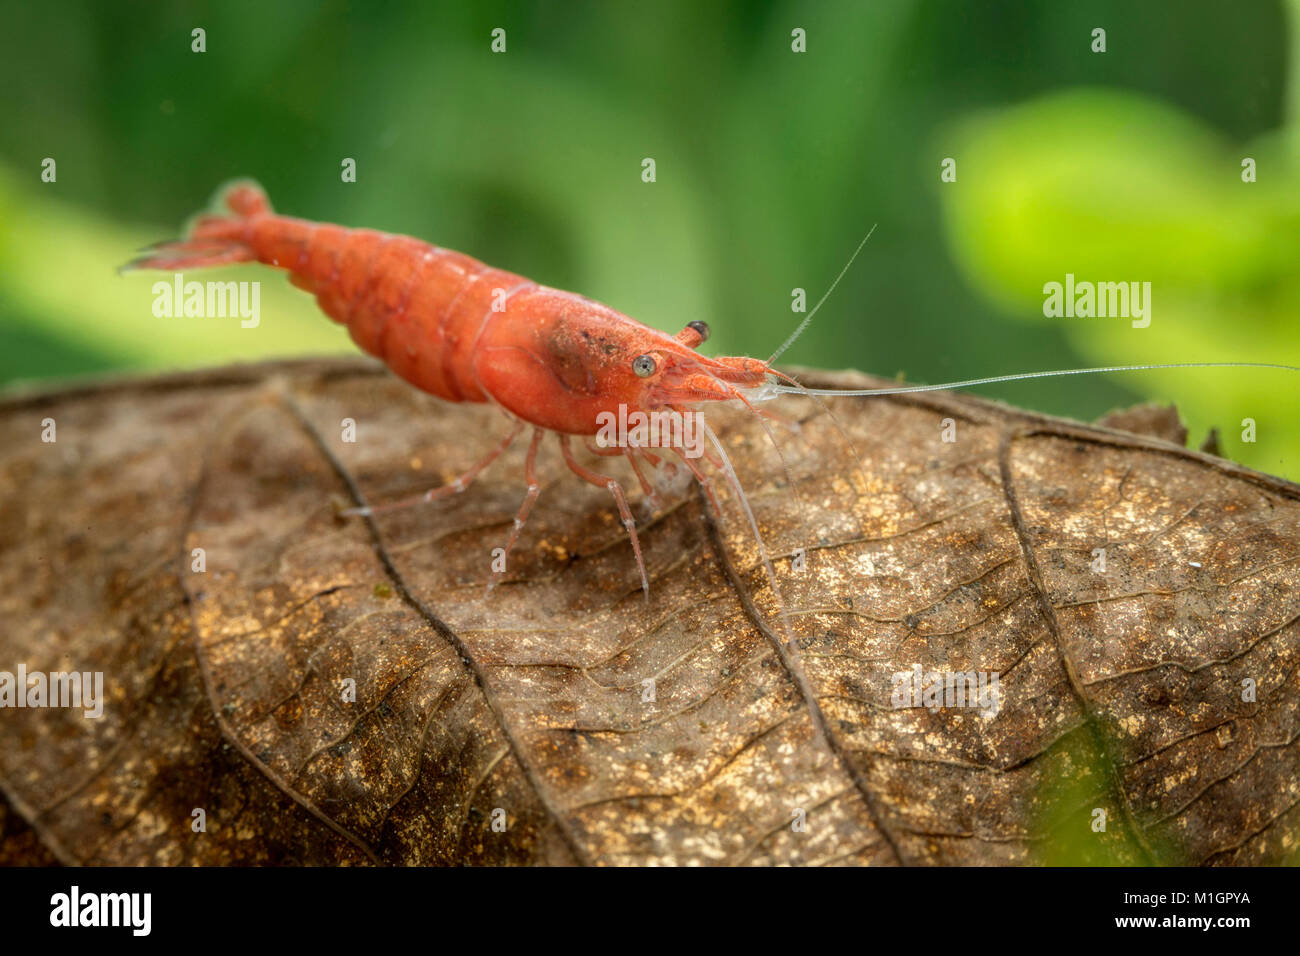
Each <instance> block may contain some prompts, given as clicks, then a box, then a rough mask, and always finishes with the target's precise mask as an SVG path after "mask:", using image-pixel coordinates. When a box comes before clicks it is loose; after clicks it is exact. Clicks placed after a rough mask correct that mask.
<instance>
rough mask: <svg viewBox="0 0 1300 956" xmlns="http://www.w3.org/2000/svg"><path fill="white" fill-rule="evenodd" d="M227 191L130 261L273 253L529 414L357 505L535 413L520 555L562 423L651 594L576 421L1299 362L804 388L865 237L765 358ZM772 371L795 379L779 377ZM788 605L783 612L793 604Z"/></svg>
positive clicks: (162, 262)
mask: <svg viewBox="0 0 1300 956" xmlns="http://www.w3.org/2000/svg"><path fill="white" fill-rule="evenodd" d="M216 202H217V205H216V208H217V209H218V210H220V211H219V212H218V213H217V214H215V215H202V216H199V217H197V218H195V219H194V220H193V221H192V222H191V224H190V226H189V227H188V228H187V230H186V235H185V238H184V239H181V240H179V241H176V242H167V243H161V244H159V245H157V246H153V247H151V248H150V249H148V250H146V254H145V255H143V256H142V257H140V258H138V259H136V260H135V261H133V262H131V263H130V264H128V266H126V267H125V268H127V269H131V268H137V269H168V270H179V269H200V268H205V267H208V266H224V265H230V264H232V263H240V262H261V263H265V264H266V265H271V266H276V267H278V268H281V269H287V270H288V271H289V273H290V281H291V282H293V284H294V285H296V286H298V287H299V288H302V289H305V290H307V291H308V292H311V293H313V294H315V296H316V298H317V301H318V302H319V303H320V307H321V309H322V310H323V311H324V312H325V314H326V315H328V316H330V317H331V318H333V319H334V320H336V321H338V322H341V323H343V324H344V325H346V326H347V327H348V331H349V333H351V335H352V339H353V341H355V342H356V343H357V344H358V345H359V346H361V348H362V349H364V350H365V351H366V352H369V353H370V354H371V355H374V356H377V357H378V358H380V359H382V360H383V362H384V363H385V364H386V365H387V366H388V367H389V368H390V369H392V370H393V372H395V373H396V374H397V375H399V376H401V377H402V378H404V379H406V381H408V382H410V383H411V384H412V385H414V386H416V387H417V388H419V389H422V390H423V391H426V392H429V393H431V394H433V395H436V396H438V397H439V398H442V399H446V400H447V401H451V402H492V403H494V404H495V405H497V406H498V407H499V408H501V409H502V410H503V411H504V412H505V413H506V415H507V416H508V417H509V418H510V419H512V420H513V422H514V424H513V427H512V428H511V430H510V432H509V434H507V435H506V437H505V438H504V439H503V440H502V441H501V442H500V443H499V444H497V445H496V446H495V447H494V448H493V449H492V450H491V451H490V452H489V453H488V454H487V455H485V456H484V457H483V458H482V459H481V460H480V461H478V462H477V463H475V464H474V465H473V466H472V467H471V468H470V469H469V470H468V471H466V472H465V473H464V474H462V475H460V476H459V477H458V478H456V479H455V480H454V481H452V482H450V483H449V484H446V485H443V486H440V487H437V488H434V489H432V490H430V491H428V492H426V493H425V494H423V495H420V496H418V497H417V498H413V499H407V500H405V501H398V502H394V503H391V504H387V505H381V506H378V507H375V508H369V507H363V508H358V509H354V511H353V512H352V513H359V514H365V515H369V514H372V513H374V512H378V511H384V510H388V509H390V508H398V507H404V506H406V505H408V504H413V503H416V502H419V501H432V500H434V499H436V498H439V497H442V496H444V495H447V494H452V493H456V492H461V491H464V490H465V488H466V487H468V485H469V483H470V482H471V481H473V479H474V478H475V477H476V476H477V475H478V474H479V472H481V471H482V470H483V469H484V468H486V467H487V466H488V465H489V464H491V462H492V461H493V460H495V459H496V458H497V457H498V456H499V455H501V453H502V452H504V451H505V450H506V448H508V447H509V446H510V444H511V443H512V442H513V441H514V440H515V439H516V438H517V437H518V436H519V433H520V432H521V431H522V430H523V429H524V428H525V427H526V426H532V429H533V435H532V441H531V444H530V445H529V448H528V454H527V456H526V458H525V466H524V471H525V478H526V480H527V483H528V490H527V494H526V496H525V498H524V501H523V504H522V505H520V508H519V512H518V514H517V516H516V518H515V522H514V527H513V529H512V530H511V532H510V536H509V539H508V540H507V542H506V546H505V553H506V554H507V555H508V554H509V552H510V549H511V548H512V547H513V546H514V544H515V541H516V539H517V538H518V536H519V532H520V530H521V529H522V528H523V526H524V522H525V521H526V520H527V518H528V514H529V512H530V510H531V509H532V507H533V505H534V503H535V502H536V500H537V496H538V494H539V492H540V490H541V486H540V484H539V483H538V481H537V476H536V471H535V465H536V460H537V450H538V446H539V444H540V442H541V439H542V437H543V435H544V434H545V433H546V432H554V433H556V434H558V436H559V441H560V448H561V451H562V453H563V456H564V460H565V462H566V464H567V465H568V467H569V468H570V470H572V471H573V472H574V473H575V474H576V475H578V476H579V477H580V478H582V479H583V480H584V481H587V482H590V483H591V484H593V485H596V486H597V487H603V488H606V489H608V490H609V491H610V493H611V494H612V495H613V497H614V501H615V503H616V505H617V506H618V512H619V516H620V517H621V519H622V521H623V525H624V527H625V528H626V529H627V533H628V536H629V538H630V540H631V543H632V550H633V553H634V554H635V556H636V562H637V569H638V570H639V571H640V574H641V586H642V589H643V591H644V593H645V595H646V597H647V599H648V598H649V593H650V585H649V580H648V578H647V575H646V569H645V561H644V560H643V558H642V555H641V545H640V541H639V540H638V538H637V533H636V523H635V521H634V520H633V518H632V512H631V510H630V509H629V507H628V502H627V496H626V494H625V493H624V491H623V488H622V486H621V485H620V484H619V483H618V481H617V480H615V479H614V478H612V477H610V476H609V475H605V474H602V473H599V472H596V471H592V470H591V469H589V468H586V467H585V466H583V465H582V464H580V463H579V462H578V461H577V460H576V459H575V458H574V456H573V450H572V447H571V439H572V437H573V436H582V437H583V438H586V439H589V438H590V437H591V436H594V435H596V434H598V433H599V432H600V430H601V426H602V421H603V420H605V416H610V415H613V416H618V414H619V411H620V409H621V410H623V411H624V412H625V413H631V412H633V411H639V412H642V413H647V414H648V413H653V412H656V411H663V410H669V411H672V412H678V413H682V412H687V411H692V410H693V406H695V405H698V404H700V403H705V402H720V401H728V400H735V399H738V400H740V401H741V402H743V403H744V404H745V405H746V406H748V407H749V408H750V410H751V411H755V413H756V414H757V411H756V410H755V409H754V408H753V405H752V404H751V402H750V398H749V397H747V395H746V392H747V391H748V390H750V389H757V388H760V387H765V389H764V395H765V397H770V396H774V395H776V394H785V393H795V392H797V393H800V394H804V395H808V396H811V397H814V398H816V397H818V396H823V395H825V396H851V395H893V394H899V393H904V392H920V391H932V390H938V389H952V388H968V387H972V386H978V385H988V384H994V383H998V382H1008V381H1018V380H1022V379H1030V378H1048V377H1058V376H1067V375H1084V374H1096V373H1101V372H1128V371H1141V370H1147V369H1167V368H1271V369H1287V370H1289V371H1300V368H1296V367H1295V366H1288V365H1278V364H1273V363H1265V362H1182V363H1171V364H1163V365H1131V366H1110V367H1106V368H1089V369H1069V370H1063V371H1050V372H1026V373H1016V374H1012V375H997V376H991V377H987V378H979V379H970V380H967V381H962V382H948V383H945V384H941V385H905V386H897V387H889V388H881V389H855V390H840V389H805V388H804V387H803V386H801V385H799V383H798V382H796V381H795V380H794V379H793V378H791V377H790V376H788V375H786V374H784V373H782V372H779V371H777V370H775V369H774V368H773V367H772V362H774V361H775V360H776V358H777V356H779V355H780V354H781V353H782V352H783V351H785V349H786V348H788V347H789V346H790V344H791V343H792V342H794V340H795V339H796V338H797V337H798V336H799V335H800V334H801V333H802V332H803V331H804V329H806V328H807V326H808V324H809V322H811V320H812V318H813V316H814V315H816V313H817V311H818V310H819V309H820V308H821V306H822V305H823V304H824V303H825V301H826V299H827V297H828V296H829V295H830V293H831V291H833V290H834V289H835V286H836V285H838V284H839V281H840V279H842V278H843V277H844V274H845V272H847V271H848V268H849V266H850V265H852V264H853V261H854V259H856V258H857V255H858V253H859V252H861V251H862V247H863V245H865V244H866V241H867V240H866V239H863V240H862V242H861V243H859V245H858V248H857V250H856V251H855V252H854V253H853V256H852V257H851V258H850V259H849V262H848V264H846V265H845V267H844V269H842V270H841V271H840V274H839V276H838V277H837V278H836V279H835V282H834V283H832V285H831V287H830V289H829V290H828V291H827V292H826V294H825V295H823V296H822V298H821V299H820V300H819V301H818V303H817V304H816V306H814V308H813V309H812V311H811V312H810V313H809V314H808V316H807V317H806V318H805V319H804V320H803V322H802V323H801V324H800V325H799V327H798V329H796V330H795V332H794V334H793V335H791V336H790V338H789V339H787V340H786V342H785V344H784V345H782V346H781V348H780V349H778V350H777V351H776V353H774V354H773V356H772V357H771V358H770V359H768V360H767V361H766V362H764V361H762V360H760V359H753V358H745V357H739V356H727V357H721V358H708V357H706V356H703V355H700V354H699V353H698V352H697V351H696V348H697V347H698V346H699V345H700V344H701V343H702V342H704V341H705V340H706V339H707V338H708V334H709V328H708V326H707V325H706V324H705V323H704V322H701V321H693V322H690V323H688V324H687V325H686V327H685V328H684V329H682V331H681V332H679V333H677V334H676V335H675V336H671V335H667V334H665V333H663V332H659V331H657V330H656V329H652V328H650V327H648V326H645V325H642V324H641V323H640V322H637V321H636V320H634V319H632V318H629V317H628V316H626V315H623V314H622V313H621V312H617V311H615V310H614V309H611V308H609V307H608V306H605V305H602V304H600V303H599V302H593V301H592V300H590V299H586V298H583V297H582V296H579V295H575V294H573V293H571V292H562V291H560V290H558V289H551V288H547V287H546V286H542V285H538V284H537V283H535V282H532V281H530V280H528V279H525V278H523V277H522V276H518V275H515V274H514V273H511V272H506V271H504V270H501V269H494V268H492V267H491V266H487V265H484V264H483V263H481V262H479V261H478V260H476V259H472V258H470V257H469V256H466V255H463V254H461V253H459V252H452V251H450V250H447V249H441V248H439V247H437V246H433V245H430V244H429V243H426V242H422V241H421V240H419V239H412V238H410V237H408V236H396V235H390V234H388V233H383V232H376V231H374V230H370V229H347V228H344V227H343V226H336V225H331V224H327V223H316V222H310V221H307V220H303V219H294V218H290V217H288V216H278V215H276V214H275V213H273V212H272V211H271V206H270V203H269V202H268V201H267V198H266V194H265V193H264V192H263V191H262V189H261V187H259V186H258V185H256V184H255V183H252V182H250V181H247V180H245V181H239V182H235V183H232V184H230V185H228V186H226V187H225V188H224V189H222V190H220V191H219V192H218V194H217V200H216ZM874 228H875V227H874V226H873V227H872V229H873V231H874ZM870 235H871V234H870V233H868V234H867V238H870ZM769 376H773V377H775V378H779V379H783V380H785V381H786V382H787V383H789V384H788V385H779V384H776V383H775V382H769V378H768V377H769ZM760 421H762V418H761V417H760ZM701 426H702V429H703V431H704V433H705V435H707V437H708V439H709V441H710V443H711V444H712V446H713V451H712V452H708V451H706V452H705V453H704V456H705V458H706V460H707V461H709V462H710V463H711V464H712V465H713V466H714V467H716V468H718V469H720V470H721V471H722V473H723V475H724V477H725V479H726V481H727V484H728V485H729V487H731V488H732V490H733V491H734V492H735V493H736V495H737V498H738V500H739V502H740V505H741V506H742V508H743V509H744V511H745V513H746V516H747V518H748V521H749V526H750V530H751V531H752V532H753V535H754V538H755V540H756V542H757V545H758V553H759V556H760V558H761V561H762V564H763V566H764V570H765V572H766V575H767V579H768V583H769V585H770V586H771V587H772V589H773V592H774V596H775V597H776V600H777V605H778V607H781V608H783V607H784V606H783V604H782V602H781V598H780V593H779V591H778V589H777V584H776V578H775V574H774V572H773V569H772V566H771V563H770V562H769V561H768V558H767V554H766V551H765V549H764V547H763V540H762V536H761V535H760V534H759V529H758V524H757V522H756V520H755V518H754V514H753V512H752V510H751V509H750V507H749V503H748V501H747V499H746V497H745V493H744V490H743V489H742V488H741V486H740V482H739V478H738V477H737V475H736V473H735V470H734V469H733V468H732V466H731V462H730V461H729V460H728V458H727V455H726V452H725V450H724V449H723V447H722V445H721V443H719V442H718V440H717V437H716V436H715V435H714V434H713V432H712V431H711V430H710V429H709V428H708V425H707V424H704V423H703V421H702V419H701ZM764 427H766V423H764ZM841 434H843V433H842V432H841ZM769 436H771V433H770V432H769ZM846 441H847V439H846ZM773 443H774V444H775V438H773ZM588 448H589V449H590V450H591V451H593V452H595V453H596V454H598V455H620V454H621V455H623V456H625V457H626V458H627V460H628V462H629V463H630V464H631V466H632V469H633V471H634V472H635V474H636V476H637V479H638V481H639V483H640V485H641V488H642V490H643V492H644V493H645V494H646V496H647V497H648V498H649V499H650V500H651V501H654V500H656V496H655V492H654V489H653V487H652V486H651V484H650V483H649V482H648V481H647V479H646V477H645V475H644V472H643V471H642V469H641V467H640V463H641V462H646V463H649V464H652V465H653V464H656V463H657V462H658V459H657V458H656V457H655V456H653V455H651V454H649V453H648V452H647V451H646V450H645V449H644V448H630V447H627V446H624V447H621V448H595V447H592V446H591V445H590V443H589V442H588ZM669 450H671V451H673V452H674V453H675V454H676V455H677V456H678V457H679V458H680V459H681V462H682V464H683V465H684V466H685V467H686V468H687V470H688V471H689V472H690V474H691V475H692V476H693V477H694V478H695V479H696V480H697V481H699V482H700V484H701V485H702V487H703V488H704V491H705V492H706V494H707V496H708V498H709V500H710V502H711V503H712V504H713V506H714V508H715V509H717V499H716V497H715V496H714V493H713V489H712V486H711V484H710V480H709V478H708V477H707V476H706V475H705V473H704V472H703V471H702V470H701V468H700V467H699V465H698V464H697V463H696V462H694V461H692V460H691V458H690V457H689V456H688V455H687V454H686V453H685V449H684V448H682V447H681V446H680V444H678V445H672V446H669ZM779 450H780V449H779V448H778V452H779ZM854 457H855V460H856V455H854ZM490 587H491V584H489V588H490ZM781 613H782V617H783V618H784V616H785V612H784V610H782V612H781Z"/></svg>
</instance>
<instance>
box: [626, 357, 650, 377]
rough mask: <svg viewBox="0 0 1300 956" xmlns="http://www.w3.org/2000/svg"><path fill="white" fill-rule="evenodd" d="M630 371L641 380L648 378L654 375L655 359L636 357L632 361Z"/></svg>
mask: <svg viewBox="0 0 1300 956" xmlns="http://www.w3.org/2000/svg"><path fill="white" fill-rule="evenodd" d="M632 371H634V372H636V374H637V375H638V376H639V377H641V378H649V377H650V376H651V375H653V374H654V373H655V359H654V356H653V355H650V354H648V353H647V354H646V355H638V356H637V357H636V358H634V359H633V360H632Z"/></svg>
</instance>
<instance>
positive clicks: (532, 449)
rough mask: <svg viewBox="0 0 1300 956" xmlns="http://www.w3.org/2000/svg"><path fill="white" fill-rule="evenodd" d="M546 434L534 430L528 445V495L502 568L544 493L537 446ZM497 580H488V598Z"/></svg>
mask: <svg viewBox="0 0 1300 956" xmlns="http://www.w3.org/2000/svg"><path fill="white" fill-rule="evenodd" d="M544 434H545V432H544V431H543V430H542V429H540V428H534V429H533V440H532V441H531V442H530V443H529V444H528V457H527V458H525V459H524V480H526V481H527V482H528V493H527V494H526V495H524V503H523V504H521V505H520V506H519V513H518V514H516V515H515V526H514V527H513V528H511V529H510V537H509V538H507V539H506V547H505V552H504V553H503V554H502V555H501V560H502V567H505V559H506V558H508V557H509V556H510V551H511V549H512V548H513V547H514V546H515V542H516V541H517V540H518V539H519V532H520V531H523V530H524V522H525V521H527V520H528V513H529V512H530V511H532V510H533V505H534V504H536V503H537V496H538V495H539V494H541V493H542V486H541V483H540V482H538V480H537V469H536V465H537V446H538V445H540V444H541V443H542V435H544ZM496 584H497V581H496V578H488V583H487V589H486V590H485V591H484V592H483V595H484V596H485V597H486V596H487V595H488V594H491V593H492V589H493V588H494V587H496Z"/></svg>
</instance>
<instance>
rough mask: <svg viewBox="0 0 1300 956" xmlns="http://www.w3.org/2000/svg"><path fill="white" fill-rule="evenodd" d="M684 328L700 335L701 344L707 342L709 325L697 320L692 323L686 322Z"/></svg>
mask: <svg viewBox="0 0 1300 956" xmlns="http://www.w3.org/2000/svg"><path fill="white" fill-rule="evenodd" d="M686 327H687V328H688V329H694V330H695V331H696V332H698V333H699V334H700V341H701V342H707V341H708V340H709V323H707V322H701V321H700V320H699V319H696V320H695V321H694V322H687V323H686Z"/></svg>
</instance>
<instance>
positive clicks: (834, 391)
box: [767, 362, 1300, 396]
mask: <svg viewBox="0 0 1300 956" xmlns="http://www.w3.org/2000/svg"><path fill="white" fill-rule="evenodd" d="M1172 368H1271V369H1280V370H1282V371H1285V372H1300V366H1296V365H1278V364H1275V363H1273V362H1172V363H1169V364H1164V365H1104V366H1101V367H1100V368H1070V369H1059V370H1057V371H1054V372H1018V373H1016V374H1015V375H993V376H990V377H989V378H970V379H966V381H964V382H943V383H941V384H939V385H899V386H897V387H892V386H891V387H888V388H852V389H839V388H804V387H803V386H800V387H799V388H792V387H790V386H789V385H778V384H776V383H769V384H768V386H767V387H768V388H770V389H771V390H772V391H774V392H777V393H780V394H785V395H797V394H804V395H828V396H837V395H841V396H854V395H906V394H909V393H911V392H942V391H947V390H949V389H953V388H972V387H974V386H976V385H995V384H997V383H998V382H1020V381H1023V380H1025V379H1028V378H1061V377H1063V376H1066V375H1097V374H1099V373H1103V372H1147V371H1152V370H1156V369H1172Z"/></svg>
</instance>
